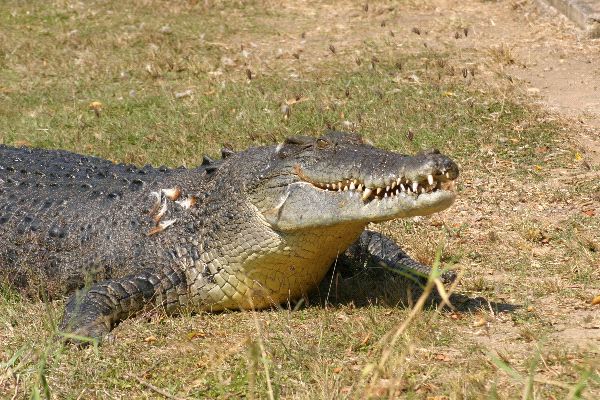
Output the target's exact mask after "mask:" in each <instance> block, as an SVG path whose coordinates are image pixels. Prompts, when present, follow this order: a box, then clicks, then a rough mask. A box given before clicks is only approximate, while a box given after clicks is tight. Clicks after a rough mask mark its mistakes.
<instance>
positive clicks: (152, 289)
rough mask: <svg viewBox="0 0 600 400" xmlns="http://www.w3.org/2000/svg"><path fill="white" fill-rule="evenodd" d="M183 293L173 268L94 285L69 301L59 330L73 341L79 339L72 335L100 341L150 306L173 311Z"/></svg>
mask: <svg viewBox="0 0 600 400" xmlns="http://www.w3.org/2000/svg"><path fill="white" fill-rule="evenodd" d="M187 292H188V287H187V283H186V278H185V274H184V272H183V271H182V270H180V269H179V268H176V267H169V268H162V269H161V270H160V271H154V270H143V271H140V272H139V273H136V274H132V275H128V276H125V277H123V278H121V279H115V280H107V281H102V282H98V283H96V284H94V285H93V286H92V287H90V288H89V290H82V291H78V292H76V293H75V294H73V295H72V296H71V297H70V298H69V300H68V302H67V305H66V307H65V313H64V316H63V320H62V323H61V325H60V330H61V331H62V332H64V333H67V334H68V335H69V336H70V340H71V341H74V342H79V341H80V340H78V339H77V338H73V336H79V337H86V338H92V339H97V340H102V338H103V337H104V336H106V335H107V334H108V333H109V332H110V331H111V330H112V329H113V328H114V327H115V326H116V325H117V324H118V323H119V322H121V321H123V320H124V319H126V318H129V317H130V316H133V315H135V314H137V313H138V312H140V311H141V310H143V309H144V308H145V307H146V306H148V305H150V304H153V305H156V306H159V307H165V309H166V310H167V312H169V311H173V310H175V309H176V308H177V307H179V306H180V305H181V303H182V301H181V299H182V296H184V297H185V298H187Z"/></svg>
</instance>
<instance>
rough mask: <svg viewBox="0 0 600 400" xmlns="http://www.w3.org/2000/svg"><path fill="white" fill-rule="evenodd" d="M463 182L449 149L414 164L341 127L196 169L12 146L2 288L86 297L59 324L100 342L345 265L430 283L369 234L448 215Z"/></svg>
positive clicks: (267, 297)
mask: <svg viewBox="0 0 600 400" xmlns="http://www.w3.org/2000/svg"><path fill="white" fill-rule="evenodd" d="M457 176H458V168H457V167H456V164H454V163H453V162H452V161H451V160H450V159H449V158H447V157H445V156H443V155H441V154H439V153H437V152H430V153H426V154H420V155H417V156H413V157H409V156H403V155H400V154H396V153H392V152H387V151H383V150H380V149H377V148H375V147H372V146H370V145H368V144H365V143H364V142H363V140H362V139H361V138H360V137H359V136H356V135H349V134H342V133H338V132H332V133H329V134H327V135H325V136H322V137H321V138H318V139H315V138H308V137H296V138H290V139H287V140H286V142H285V143H283V144H281V145H279V146H268V147H258V148H253V149H249V150H246V151H244V152H240V153H235V154H233V155H230V156H228V157H227V158H224V159H223V160H220V161H218V162H212V161H211V160H208V159H205V162H204V163H203V165H201V166H199V167H197V168H194V169H183V168H178V169H167V168H158V169H157V168H153V167H150V166H147V167H144V168H137V167H133V166H128V165H116V164H113V163H111V162H109V161H106V160H102V159H98V158H93V157H85V156H81V155H77V154H73V153H69V152H65V151H53V150H30V149H15V148H10V147H5V146H0V283H4V284H8V285H10V286H12V287H14V288H16V289H18V290H20V291H21V292H23V293H26V294H30V295H35V294H41V295H43V296H44V297H45V298H55V297H59V296H62V295H65V294H70V293H72V292H74V291H75V293H73V294H71V297H70V299H69V301H68V302H67V306H66V310H65V315H64V317H63V321H62V324H61V329H62V330H63V331H65V332H67V333H71V334H75V335H80V336H88V337H92V338H96V339H101V338H102V337H104V336H105V335H106V334H107V333H109V332H110V330H111V329H112V328H113V327H114V326H115V325H117V324H118V323H119V322H120V321H122V320H123V319H125V318H128V317H129V316H131V315H134V314H136V313H138V312H139V311H141V310H143V309H144V308H145V307H148V306H160V307H164V308H165V309H166V310H167V311H168V312H177V311H178V310H179V309H180V308H181V307H191V308H193V309H196V310H207V311H218V310H223V309H252V308H265V307H271V306H273V305H276V304H279V303H283V302H286V301H289V300H293V299H296V298H298V297H300V296H302V295H303V294H305V293H307V292H308V291H310V290H311V289H312V288H314V287H316V286H317V285H318V283H319V282H320V281H321V279H322V278H323V276H324V275H325V274H326V272H327V271H328V269H329V267H330V266H331V265H332V263H334V262H336V260H341V261H343V262H342V263H341V265H343V264H345V263H346V264H347V263H355V264H360V265H365V264H371V265H372V264H375V265H386V266H387V267H388V268H390V269H392V270H397V271H400V272H403V273H408V274H411V275H420V276H422V275H427V274H428V273H429V271H430V269H429V267H428V266H425V265H422V264H420V263H418V262H416V261H414V260H412V259H411V258H410V257H408V256H407V255H406V254H405V253H404V252H403V251H402V250H401V249H400V248H399V247H398V245H397V244H395V243H394V242H393V241H391V239H388V238H386V237H385V236H383V235H381V234H378V233H375V232H371V231H365V227H366V226H367V224H368V223H370V222H378V221H385V220H390V219H394V218H399V217H406V216H413V215H426V214H430V213H432V212H437V211H440V210H443V209H444V208H447V207H448V206H450V204H452V202H453V200H454V194H453V193H452V191H451V190H447V188H446V186H450V185H451V183H452V181H453V180H454V179H455V178H456V177H457ZM413 184H414V185H415V186H414V187H415V188H416V192H417V193H413V191H412V188H413ZM378 188H379V189H378ZM409 188H411V189H409ZM448 278H449V279H451V276H448ZM77 289H79V290H77Z"/></svg>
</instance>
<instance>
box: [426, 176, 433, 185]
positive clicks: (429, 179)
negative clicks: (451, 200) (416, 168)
mask: <svg viewBox="0 0 600 400" xmlns="http://www.w3.org/2000/svg"><path fill="white" fill-rule="evenodd" d="M427 182H429V184H430V185H433V182H434V181H433V175H427Z"/></svg>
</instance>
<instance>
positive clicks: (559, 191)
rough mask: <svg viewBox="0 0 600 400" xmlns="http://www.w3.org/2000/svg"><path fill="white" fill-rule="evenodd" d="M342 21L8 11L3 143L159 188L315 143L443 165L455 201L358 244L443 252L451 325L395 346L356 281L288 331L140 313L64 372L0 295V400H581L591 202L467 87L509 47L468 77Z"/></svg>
mask: <svg viewBox="0 0 600 400" xmlns="http://www.w3.org/2000/svg"><path fill="white" fill-rule="evenodd" d="M339 5H340V7H341V8H340V9H341V10H343V12H341V13H340V14H331V16H330V18H332V19H333V20H335V21H337V23H338V24H342V23H343V21H344V20H345V18H354V17H352V15H354V14H353V13H359V15H364V17H361V18H362V19H360V20H357V22H356V27H355V29H354V30H353V31H351V32H350V33H351V34H349V35H338V34H336V31H335V29H337V28H335V29H332V30H327V29H328V26H329V21H328V20H326V19H325V20H324V19H322V18H323V17H318V18H311V17H310V13H309V12H310V9H302V8H301V7H300V6H298V7H297V8H294V7H291V6H290V5H285V6H282V7H278V6H275V5H268V4H264V3H262V2H219V1H208V2H195V1H187V2H185V1H175V2H160V1H145V2H134V1H120V2H117V1H97V2H87V3H85V4H84V3H69V2H63V1H42V2H35V3H23V2H18V1H5V2H3V3H2V4H0V26H2V27H3V29H2V30H0V39H1V40H0V142H2V143H5V144H10V145H31V146H36V147H48V148H64V149H69V150H73V151H78V152H84V153H89V154H95V155H99V156H102V157H106V158H109V159H111V160H115V161H119V162H133V163H138V164H145V163H152V164H156V165H160V164H166V165H170V166H175V165H188V166H191V165H195V164H197V163H198V162H199V160H201V158H202V154H203V153H208V154H210V155H213V156H215V155H217V154H218V153H219V149H220V147H221V146H223V145H227V146H230V147H233V148H234V149H237V150H239V149H244V148H246V147H248V146H256V145H263V144H270V143H274V142H278V141H280V140H281V139H282V138H284V137H285V136H289V135H295V134H318V133H320V132H322V131H324V130H325V129H343V130H352V131H358V132H361V133H363V134H364V135H365V136H366V137H368V138H369V139H370V140H372V141H373V142H374V143H375V144H377V145H378V146H381V147H384V148H388V149H394V150H398V151H404V152H408V153H413V152H415V151H418V150H420V149H423V148H430V147H438V148H440V149H441V150H442V151H443V152H444V153H447V154H450V155H452V157H453V158H455V159H456V160H457V161H458V163H459V164H460V166H461V172H462V178H461V182H460V185H459V188H458V192H459V195H460V200H459V202H458V203H457V204H456V206H455V207H453V208H452V209H451V210H449V211H447V212H445V213H443V214H440V215H435V216H432V217H428V218H420V219H416V220H407V221H394V222H391V223H388V224H383V225H381V226H378V227H377V229H380V230H382V231H383V232H385V233H387V234H389V235H391V236H393V237H394V238H396V239H398V241H399V242H401V243H403V246H405V247H406V249H407V250H409V251H410V252H411V254H414V255H415V257H416V258H418V259H419V260H421V261H424V262H428V263H432V262H433V261H434V254H435V249H436V248H438V246H440V243H442V244H443V245H442V246H441V248H442V254H441V260H442V262H443V264H444V266H450V265H453V266H457V267H461V268H462V269H463V270H464V278H463V279H462V281H461V284H460V285H459V286H458V288H457V290H456V292H457V297H455V298H454V299H453V303H454V304H455V305H456V307H457V310H456V311H444V312H439V311H436V309H435V307H429V308H425V309H424V310H423V311H422V312H419V313H416V314H415V315H414V319H412V320H411V323H410V324H404V325H402V324H403V322H405V321H407V318H408V316H409V315H412V314H411V312H413V311H411V310H416V309H415V308H412V304H411V303H410V302H407V301H406V296H404V294H405V291H406V287H405V285H404V284H403V283H402V282H401V281H399V280H396V279H392V278H390V277H389V276H380V275H373V276H366V277H365V276H360V277H354V278H349V279H346V280H344V279H338V280H336V281H335V284H334V285H332V290H331V294H330V296H329V298H328V300H329V301H325V297H326V296H325V294H319V293H317V294H315V295H314V296H313V297H311V298H310V299H309V304H308V305H304V306H302V307H300V308H299V309H298V310H295V311H291V310H288V309H281V310H270V311H264V312H258V313H224V314H217V315H211V314H201V315H193V314H191V313H186V314H185V315H183V316H181V317H179V318H171V317H166V316H165V315H162V314H161V313H160V312H156V313H150V314H148V315H144V316H141V317H139V318H135V319H133V320H128V321H126V322H124V323H123V324H122V325H121V326H120V327H119V328H118V329H117V330H116V331H115V335H116V341H115V343H113V344H110V343H109V344H105V345H103V346H101V347H99V348H94V347H91V348H88V349H84V350H76V349H72V348H63V347H62V346H61V345H60V344H59V343H57V342H56V341H55V340H54V338H53V335H54V333H55V329H56V325H55V324H56V321H58V320H59V319H60V315H61V313H62V306H63V302H61V301H56V302H52V303H44V302H40V301H38V300H37V299H23V298H21V297H20V296H19V295H18V294H16V293H13V292H10V291H9V290H6V289H3V290H2V292H0V397H6V398H10V397H12V396H15V398H27V397H33V398H78V397H83V398H159V397H164V396H165V395H166V396H171V397H177V398H232V397H233V398H239V397H246V398H265V397H266V398H300V399H302V398H307V399H308V398H310V399H314V398H324V399H325V398H364V397H371V398H395V397H403V398H428V397H429V398H448V399H450V398H452V399H454V398H457V399H458V398H499V399H500V398H532V399H533V398H572V399H578V398H584V399H585V398H587V399H592V398H596V397H597V396H598V393H600V382H599V381H600V378H599V374H598V368H599V364H600V361H599V351H598V342H597V340H594V338H593V333H594V332H595V331H594V329H593V327H594V326H595V325H594V324H595V323H596V322H594V321H597V319H596V317H595V316H594V315H595V314H594V313H597V310H594V309H592V308H591V306H590V305H589V304H588V303H587V302H588V301H589V298H591V296H592V295H594V294H597V293H594V290H596V291H597V285H596V286H595V282H597V281H598V279H599V278H600V277H599V276H598V270H599V269H598V265H600V264H599V256H598V250H597V249H598V246H600V237H599V236H598V232H600V225H599V223H598V220H597V218H596V219H594V218H592V217H590V216H589V215H587V214H585V213H582V212H581V211H582V210H581V209H580V208H579V204H582V203H585V202H586V201H590V199H593V195H594V193H597V192H598V190H600V187H599V186H598V183H597V182H596V181H584V182H579V183H577V184H574V185H565V184H564V182H562V181H557V180H556V174H557V173H558V172H557V171H559V170H561V169H563V170H564V169H568V170H570V171H577V170H578V168H580V166H579V163H578V161H577V149H576V147H575V146H574V145H573V144H572V141H571V139H570V137H569V136H568V132H569V131H570V130H571V129H572V128H571V126H570V125H569V124H568V122H563V121H559V120H557V119H556V118H554V117H553V116H551V115H549V114H547V113H546V112H544V111H543V110H540V109H539V108H537V107H535V106H532V105H530V104H528V102H527V100H526V99H524V98H523V97H521V96H520V95H519V92H518V90H516V89H515V87H514V85H513V84H512V83H510V81H508V80H506V79H501V78H489V79H492V81H488V78H483V76H486V77H490V76H491V77H501V76H502V74H501V73H500V72H498V73H497V74H486V72H487V71H488V70H489V71H492V72H496V70H495V69H494V68H496V66H497V68H498V71H502V68H503V67H504V64H506V63H507V62H508V61H507V60H508V58H509V56H510V59H511V60H513V58H514V57H515V55H514V54H512V53H510V54H508V53H509V52H507V50H506V49H505V48H504V47H503V48H501V50H502V51H499V50H497V49H496V50H494V49H487V50H484V51H481V52H480V54H478V56H477V57H479V61H478V63H477V64H476V65H475V66H473V65H469V66H468V68H467V66H466V65H465V64H464V62H463V61H462V59H461V57H460V56H458V55H457V54H458V52H457V50H456V49H455V48H453V47H452V46H447V47H446V48H444V49H441V50H433V48H430V47H427V48H425V47H424V46H423V45H422V42H421V40H422V37H423V36H425V34H424V33H423V34H419V35H417V34H415V33H411V28H412V26H411V25H409V26H408V27H406V29H404V30H405V31H406V32H405V33H404V31H402V32H403V34H402V35H395V36H391V35H390V34H388V33H387V32H388V30H396V31H397V32H398V31H400V30H401V28H400V27H398V25H392V24H391V23H390V24H387V25H386V26H385V27H384V26H383V25H382V24H381V19H382V18H386V19H387V20H389V21H392V20H393V19H394V18H401V15H402V14H403V12H414V10H415V8H414V7H413V6H411V5H406V6H398V5H396V6H395V8H394V10H391V11H390V9H389V8H390V6H389V5H387V3H383V2H381V3H380V2H374V3H370V5H369V9H368V10H367V11H364V9H362V8H361V7H357V8H355V6H351V5H348V4H346V3H343V2H339ZM314 7H315V9H319V11H320V12H321V13H326V12H330V11H331V10H330V9H329V8H327V6H325V5H315V6H314ZM360 13H363V14H360ZM319 15H321V14H319ZM357 18H358V17H357ZM319 24H320V25H319ZM461 24H462V22H461ZM317 26H319V27H321V28H322V30H318V29H317ZM331 26H334V27H335V26H336V25H335V24H331ZM323 27H324V28H323ZM435 29H436V27H432V28H431V30H432V31H433V30H435ZM445 30H450V31H451V34H452V35H454V33H455V31H456V27H448V26H446V25H442V26H441V27H439V31H440V32H445ZM303 32H304V35H303ZM319 32H326V33H319ZM327 32H329V33H327ZM381 32H384V33H386V34H385V35H382V34H381ZM411 35H412V36H411ZM302 36H304V37H302ZM330 44H333V45H334V49H335V53H334V52H333V51H332V50H331V49H330V47H329V46H330ZM399 44H402V45H399ZM507 54H508V55H507ZM465 68H467V74H466V77H464V76H463V74H462V72H461V71H462V70H463V69H465ZM248 71H249V72H248ZM470 71H473V72H470ZM249 77H250V78H251V79H249ZM93 102H99V103H100V104H92V103H93ZM282 105H287V107H288V109H289V114H288V116H287V117H286V114H284V113H283V112H282ZM549 191H550V192H551V195H549V194H548V192H549ZM411 318H412V317H411ZM586 321H587V322H586ZM400 326H402V330H401V334H399V335H398V336H397V338H396V340H397V342H396V343H395V345H393V346H391V345H390V341H389V338H390V335H393V332H397V329H398V327H400ZM588 327H589V328H588ZM386 345H387V346H386ZM382 352H385V353H386V354H387V355H386V356H385V358H386V359H387V361H386V362H384V363H382V364H381V365H379V366H378V363H379V361H380V360H381V355H382ZM374 366H378V367H374ZM374 368H375V369H374ZM161 393H162V394H161ZM434 396H438V397H434Z"/></svg>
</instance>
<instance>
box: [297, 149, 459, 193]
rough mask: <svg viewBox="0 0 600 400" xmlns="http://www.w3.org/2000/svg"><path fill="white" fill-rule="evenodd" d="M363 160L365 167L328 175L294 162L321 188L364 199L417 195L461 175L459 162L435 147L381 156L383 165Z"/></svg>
mask: <svg viewBox="0 0 600 400" xmlns="http://www.w3.org/2000/svg"><path fill="white" fill-rule="evenodd" d="M364 164H365V165H363V168H362V171H355V170H353V169H352V168H350V169H349V170H346V171H341V172H338V173H335V172H333V173H329V174H327V175H325V176H323V175H322V174H319V175H321V176H319V177H316V176H314V174H312V173H311V172H310V171H305V170H304V169H303V168H302V167H301V166H299V165H296V166H295V171H294V172H295V174H296V175H297V176H298V178H299V179H300V181H303V182H306V183H310V184H311V185H313V186H314V187H316V188H318V189H322V190H325V191H337V192H347V191H349V192H355V193H359V194H360V196H361V199H362V200H363V201H364V202H365V203H368V202H370V201H372V200H382V199H385V198H387V197H393V196H397V195H400V194H403V195H412V196H417V197H418V196H419V195H422V194H426V193H432V192H436V191H439V190H452V189H453V186H454V184H453V183H454V180H455V179H456V178H457V177H458V167H457V166H456V164H455V163H454V162H453V161H452V160H450V159H449V158H448V157H445V156H443V155H441V154H439V153H438V152H436V151H434V152H431V153H427V154H419V155H417V156H414V157H405V156H397V157H394V158H393V159H387V160H382V164H383V166H381V165H378V164H376V163H372V162H371V163H369V162H366V163H364ZM369 164H370V165H369ZM363 171H364V172H363Z"/></svg>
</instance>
